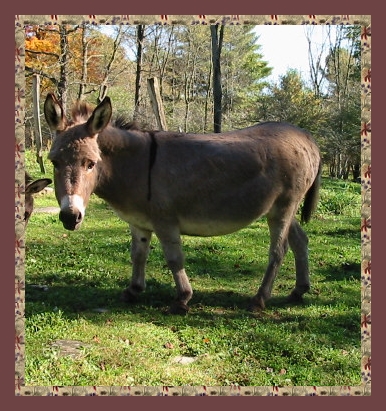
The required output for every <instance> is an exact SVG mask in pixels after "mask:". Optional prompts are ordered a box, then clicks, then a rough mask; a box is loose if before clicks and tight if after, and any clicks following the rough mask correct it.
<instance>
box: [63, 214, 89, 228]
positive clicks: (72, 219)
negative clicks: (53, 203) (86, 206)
mask: <svg viewBox="0 0 386 411" xmlns="http://www.w3.org/2000/svg"><path fill="white" fill-rule="evenodd" d="M82 219H83V215H82V213H81V212H77V213H73V212H71V211H61V212H60V213H59V220H60V221H61V222H62V223H63V226H64V228H65V229H67V230H75V229H77V228H78V227H79V225H80V223H81V222H82Z"/></svg>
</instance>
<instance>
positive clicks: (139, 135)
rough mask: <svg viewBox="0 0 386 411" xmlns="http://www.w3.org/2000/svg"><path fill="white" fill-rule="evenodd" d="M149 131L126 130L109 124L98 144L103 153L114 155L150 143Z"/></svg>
mask: <svg viewBox="0 0 386 411" xmlns="http://www.w3.org/2000/svg"><path fill="white" fill-rule="evenodd" d="M149 142H150V137H149V135H148V133H146V132H143V131H139V130H124V129H120V128H116V127H112V126H108V127H106V128H105V130H103V132H102V133H101V134H99V136H98V145H99V149H100V150H101V152H102V154H104V155H107V156H109V155H114V154H115V153H119V152H122V151H126V150H133V151H136V150H138V149H141V148H145V147H146V146H148V145H149Z"/></svg>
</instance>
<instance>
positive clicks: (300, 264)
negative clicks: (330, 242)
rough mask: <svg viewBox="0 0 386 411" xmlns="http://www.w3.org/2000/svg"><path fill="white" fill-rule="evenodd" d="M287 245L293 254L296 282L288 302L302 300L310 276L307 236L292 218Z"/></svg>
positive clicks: (308, 286) (307, 288)
mask: <svg viewBox="0 0 386 411" xmlns="http://www.w3.org/2000/svg"><path fill="white" fill-rule="evenodd" d="M288 241H289V245H290V247H291V249H292V251H293V253H294V256H295V267H296V284H295V288H294V289H293V290H292V292H291V294H290V295H289V296H288V298H287V301H288V302H301V301H303V298H302V296H303V294H304V293H306V292H307V291H308V290H309V289H310V276H309V268H308V237H307V235H306V233H305V232H304V231H303V229H302V228H301V227H300V224H299V223H298V222H297V220H296V219H293V220H292V223H291V226H290V229H289V233H288Z"/></svg>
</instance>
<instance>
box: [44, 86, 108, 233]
mask: <svg viewBox="0 0 386 411" xmlns="http://www.w3.org/2000/svg"><path fill="white" fill-rule="evenodd" d="M111 113H112V109H111V102H110V99H109V97H106V98H105V99H104V100H103V101H102V102H101V103H100V104H99V105H98V106H97V107H96V108H95V109H94V110H92V109H91V108H90V107H89V106H88V105H86V104H84V103H77V105H76V106H75V107H74V109H73V110H72V112H71V116H72V119H71V120H68V119H67V118H66V116H65V115H64V111H63V108H62V106H61V104H60V103H59V101H58V100H57V99H56V98H55V96H54V95H53V94H48V95H47V98H46V101H45V103H44V115H45V118H46V121H47V123H48V125H49V127H50V129H51V130H52V131H53V132H54V134H55V137H54V141H53V144H52V147H51V150H50V153H49V156H48V158H49V159H50V160H51V162H52V164H53V166H54V182H55V195H56V199H57V200H58V203H59V205H60V214H59V218H60V220H61V221H62V223H63V226H64V227H65V228H66V229H68V230H75V229H77V228H79V226H80V224H81V223H82V221H83V218H84V214H85V210H86V206H87V204H88V201H89V198H90V195H91V194H92V192H93V191H94V188H95V186H96V183H97V177H98V175H97V174H98V167H96V166H97V163H98V162H99V161H101V157H100V152H99V147H98V142H97V137H98V134H99V133H101V132H102V131H103V130H104V128H105V127H106V126H107V125H108V124H109V121H110V118H111Z"/></svg>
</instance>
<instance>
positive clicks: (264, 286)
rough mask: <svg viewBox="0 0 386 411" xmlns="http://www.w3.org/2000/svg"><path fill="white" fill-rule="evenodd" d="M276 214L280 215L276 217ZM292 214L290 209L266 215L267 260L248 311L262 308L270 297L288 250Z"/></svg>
mask: <svg viewBox="0 0 386 411" xmlns="http://www.w3.org/2000/svg"><path fill="white" fill-rule="evenodd" d="M278 215H280V217H277V216H278ZM286 215H287V218H286ZM292 216H293V212H292V211H291V210H285V211H284V212H283V210H281V212H280V213H276V214H272V215H267V220H268V225H269V231H270V237H271V245H270V248H269V262H268V267H267V269H266V272H265V275H264V278H263V281H262V283H261V286H260V288H259V290H258V292H257V294H256V295H255V296H254V297H253V298H252V301H251V303H250V305H249V310H250V311H256V310H263V309H264V308H265V302H266V301H267V300H268V299H269V298H270V297H271V292H272V287H273V283H274V281H275V278H276V275H277V273H278V271H279V268H280V266H281V264H282V262H283V259H284V256H285V255H286V253H287V251H288V230H289V226H290V221H291V219H292Z"/></svg>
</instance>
